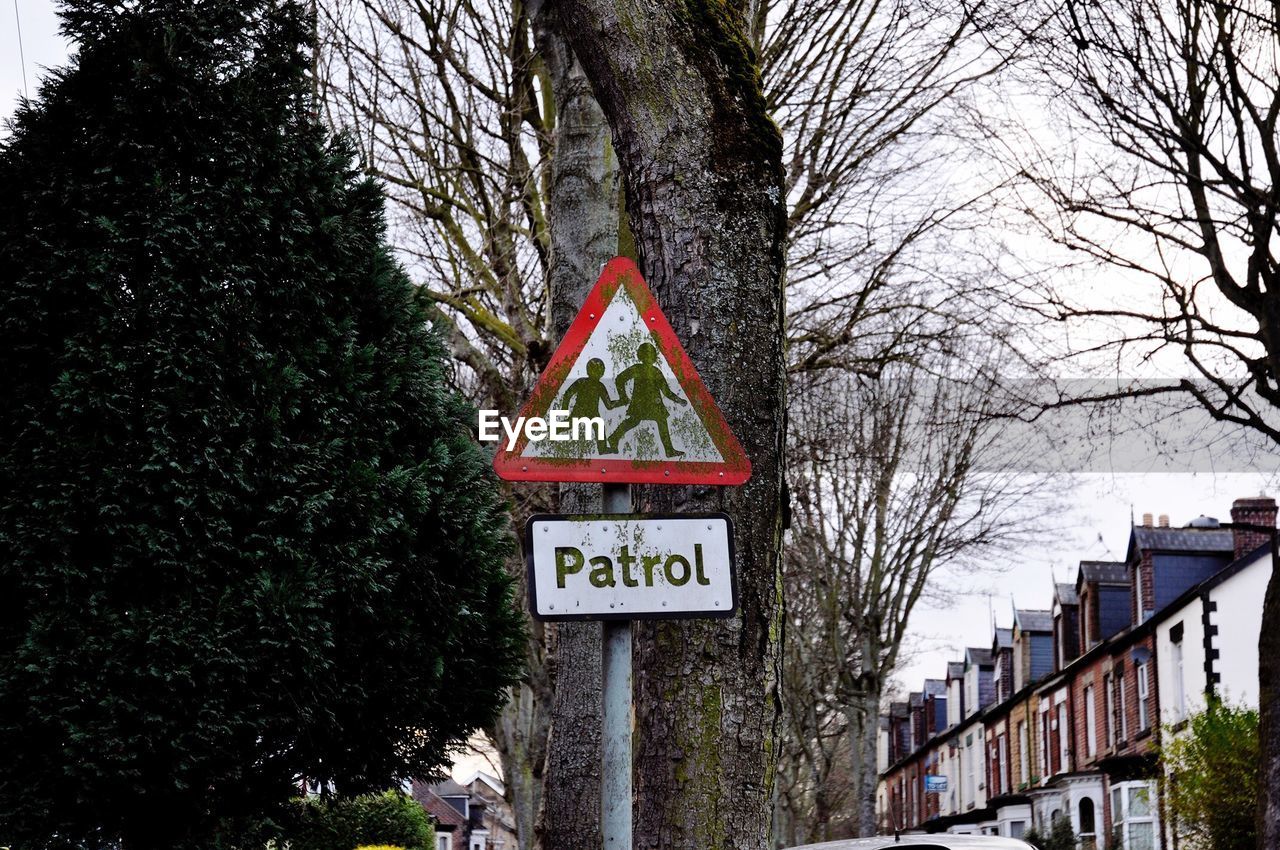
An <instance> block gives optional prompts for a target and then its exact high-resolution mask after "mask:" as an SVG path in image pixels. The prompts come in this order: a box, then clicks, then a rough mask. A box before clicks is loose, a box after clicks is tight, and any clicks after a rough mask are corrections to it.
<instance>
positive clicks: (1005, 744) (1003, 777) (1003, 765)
mask: <svg viewBox="0 0 1280 850" xmlns="http://www.w3.org/2000/svg"><path fill="white" fill-rule="evenodd" d="M1008 776H1009V735H1008V733H1007V732H1006V733H1004V734H1002V735H1001V736H1000V787H1001V788H1003V789H1004V790H1005V791H1012V790H1013V789H1012V788H1006V787H1005V782H1006V781H1008V780H1007V777H1008Z"/></svg>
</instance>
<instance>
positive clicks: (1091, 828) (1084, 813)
mask: <svg viewBox="0 0 1280 850" xmlns="http://www.w3.org/2000/svg"><path fill="white" fill-rule="evenodd" d="M1078 815H1079V817H1080V831H1079V834H1078V838H1079V841H1080V847H1081V848H1084V850H1087V848H1094V847H1097V846H1098V827H1097V820H1098V819H1097V817H1096V813H1095V812H1094V808H1093V800H1091V799H1089V798H1088V797H1081V798H1080V805H1079V811H1078Z"/></svg>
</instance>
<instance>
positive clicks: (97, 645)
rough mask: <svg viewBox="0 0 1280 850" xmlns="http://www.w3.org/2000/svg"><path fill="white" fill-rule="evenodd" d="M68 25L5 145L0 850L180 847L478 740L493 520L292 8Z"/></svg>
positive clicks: (406, 287)
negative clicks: (334, 136)
mask: <svg viewBox="0 0 1280 850" xmlns="http://www.w3.org/2000/svg"><path fill="white" fill-rule="evenodd" d="M64 17H65V21H66V25H65V28H66V30H67V32H68V33H69V34H70V35H72V36H73V37H75V38H77V40H78V41H79V43H80V53H79V55H78V57H77V58H76V60H75V61H74V62H73V64H72V65H71V67H70V68H69V69H68V70H66V71H63V72H61V73H58V74H56V75H55V76H54V77H53V78H52V79H51V80H50V81H49V82H47V83H46V84H45V86H44V87H43V89H42V91H41V95H40V98H39V100H38V101H36V102H35V103H33V104H30V105H28V106H26V107H24V108H23V109H22V110H21V111H20V113H19V115H18V116H17V118H16V120H15V125H14V128H13V130H14V132H13V135H12V137H11V138H10V140H9V141H8V142H7V143H5V145H4V146H3V148H0V328H2V329H3V335H2V337H0V339H3V344H2V345H0V374H3V375H4V378H5V380H4V384H3V386H4V404H3V405H2V406H0V845H3V844H13V845H14V846H16V847H22V848H35V847H72V846H82V847H105V846H109V845H111V844H112V842H113V841H115V840H116V839H121V840H123V841H124V843H125V846H126V847H127V848H130V850H132V849H133V848H147V847H198V846H201V845H202V844H204V843H209V842H213V841H214V840H215V838H216V832H217V825H218V824H226V823H241V822H248V823H256V822H259V821H260V820H261V819H262V818H264V817H272V816H275V815H278V814H279V813H280V811H282V809H283V808H284V807H286V806H287V801H288V800H289V799H290V798H291V797H293V796H295V795H296V793H297V790H298V787H297V780H298V778H299V777H304V776H305V777H308V778H311V779H314V780H319V781H324V782H330V783H332V784H333V786H334V787H336V788H337V789H338V790H339V791H341V792H343V793H362V792H367V791H372V790H378V789H381V788H386V787H388V785H391V784H394V782H395V781H396V780H398V779H399V778H401V777H405V776H408V775H422V774H425V773H427V772H429V771H430V769H431V768H433V767H435V766H437V765H440V764H442V763H444V762H445V761H446V748H447V746H448V745H449V744H450V743H451V742H455V741H457V740H458V739H460V738H462V737H464V736H465V735H466V734H467V733H468V732H469V730H471V729H473V728H475V727H477V726H479V725H481V724H484V723H486V722H488V721H489V720H490V719H491V718H492V717H493V715H494V713H495V711H496V710H497V708H498V706H499V703H500V699H501V695H502V691H503V689H504V688H505V687H506V686H507V685H508V684H509V683H510V682H511V680H512V678H513V676H514V675H515V673H516V668H517V664H518V658H519V645H520V638H521V633H520V627H519V620H518V618H517V616H516V612H515V611H514V610H513V609H512V603H511V592H510V583H509V581H508V579H507V578H506V576H505V574H504V572H503V569H502V563H503V559H504V558H505V557H506V556H507V555H508V554H509V547H510V542H509V540H508V538H507V536H506V533H505V529H506V527H507V525H508V519H507V517H506V514H505V512H504V509H503V505H502V504H501V503H500V501H499V499H498V497H497V495H496V489H495V487H494V484H493V482H492V481H491V477H490V474H489V472H488V470H487V468H486V467H487V463H486V461H485V458H484V457H483V456H482V454H481V453H480V451H479V450H478V448H477V447H476V446H475V445H474V443H473V441H472V439H471V437H470V432H469V424H468V420H469V418H470V416H469V414H468V411H467V410H465V409H464V407H463V406H462V404H461V403H460V402H459V401H458V400H457V398H456V397H455V396H453V395H451V394H450V393H448V392H447V391H446V390H445V388H444V387H445V384H444V379H443V374H442V370H443V363H442V354H441V350H440V345H439V342H438V341H437V339H436V337H435V335H434V333H433V332H432V331H431V330H430V328H429V327H428V325H427V320H426V313H425V312H424V310H423V308H422V307H421V305H419V304H418V303H417V301H416V300H415V297H414V294H413V289H412V287H411V285H410V283H409V282H408V280H407V279H406V277H405V276H404V274H403V273H402V272H401V270H400V269H399V268H398V267H397V266H396V265H395V263H394V262H393V261H392V259H391V258H390V256H389V254H388V250H387V248H386V246H385V244H384V241H383V231H384V227H383V219H382V200H381V197H380V194H379V192H378V189H377V188H376V187H375V186H374V185H372V184H371V183H369V182H368V181H365V180H362V179H359V177H358V175H357V173H356V172H355V171H354V170H353V168H352V166H351V154H350V151H349V149H348V147H347V146H345V145H344V144H341V143H337V142H333V141H331V140H330V139H329V138H328V137H327V136H326V133H325V132H324V130H323V129H322V128H321V127H320V126H319V125H318V123H317V122H316V121H315V120H314V118H313V117H312V116H311V115H310V114H309V112H308V109H309V98H310V83H309V80H308V77H307V67H308V56H307V51H306V49H305V48H304V44H305V41H306V34H307V33H308V31H309V21H308V20H307V16H306V15H305V14H304V12H303V11H302V9H301V8H300V7H299V6H298V5H297V4H281V3H270V2H231V0H222V2H211V0H205V2H194V3H192V2H176V0H173V1H172V2H159V1H158V0H136V1H135V2H126V3H121V4H117V3H108V2H88V0H79V1H78V2H71V3H68V4H67V5H66V9H65V11H64ZM211 836H214V837H211ZM216 840H219V841H221V840H222V839H221V838H217V839H216Z"/></svg>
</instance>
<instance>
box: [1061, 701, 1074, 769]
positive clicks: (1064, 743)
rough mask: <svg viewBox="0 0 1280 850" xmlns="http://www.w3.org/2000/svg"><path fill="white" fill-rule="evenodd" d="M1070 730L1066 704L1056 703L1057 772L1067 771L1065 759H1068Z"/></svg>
mask: <svg viewBox="0 0 1280 850" xmlns="http://www.w3.org/2000/svg"><path fill="white" fill-rule="evenodd" d="M1069 733H1070V730H1069V729H1068V727H1067V704H1066V703H1065V702H1060V703H1058V770H1063V771H1065V770H1069V769H1070V768H1069V767H1068V766H1067V759H1068V758H1069V757H1070V752H1069V747H1070V746H1071V736H1070V734H1069Z"/></svg>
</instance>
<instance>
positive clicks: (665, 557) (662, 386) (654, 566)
mask: <svg viewBox="0 0 1280 850" xmlns="http://www.w3.org/2000/svg"><path fill="white" fill-rule="evenodd" d="M557 417H561V418H563V419H565V420H566V421H569V420H572V422H573V423H575V424H578V423H585V424H587V425H589V426H591V427H590V428H588V429H586V430H585V431H584V432H583V433H582V434H579V433H578V431H577V430H576V428H573V429H571V433H570V435H569V436H567V437H566V436H563V435H560V436H556V435H555V434H549V433H548V430H549V429H548V426H547V423H548V421H551V422H552V424H553V425H554V423H555V422H556V421H558V420H557ZM535 421H536V422H538V423H540V424H538V425H536V426H535V425H534V424H533V423H534V422H535ZM505 422H506V421H505V420H504V429H506V428H508V425H507V424H505ZM526 423H528V424H527V425H526ZM551 430H554V429H551ZM484 433H485V431H484V427H483V425H482V427H481V434H482V435H483V434H484ZM544 438H545V439H544ZM493 467H494V469H495V470H496V471H497V473H498V475H499V476H501V477H502V478H504V479H506V480H508V481H577V482H591V483H596V482H599V483H600V485H601V487H602V502H603V505H602V508H603V510H604V514H602V515H595V516H539V517H534V518H533V520H531V525H530V526H529V528H528V537H527V546H526V552H525V554H526V559H527V562H528V566H529V590H530V593H529V598H530V601H531V603H532V608H533V610H532V614H533V616H534V617H536V618H538V619H540V620H601V621H602V622H601V628H602V630H603V634H602V646H601V653H602V657H601V663H602V668H603V669H602V678H603V682H602V693H601V697H602V705H601V708H602V718H601V727H602V728H601V733H602V734H601V747H602V763H601V770H600V801H601V809H600V832H601V837H602V839H603V842H604V850H631V848H632V843H631V841H632V828H631V826H632V825H631V820H632V805H633V800H634V792H633V789H632V758H631V727H632V722H633V721H632V702H631V700H632V690H631V686H632V675H631V621H632V620H633V619H636V618H649V617H655V618H657V617H667V618H673V617H679V618H702V617H730V616H732V615H733V613H734V611H735V610H736V609H737V587H736V584H735V583H734V579H733V524H732V521H731V520H730V518H729V517H727V516H725V515H724V514H702V515H695V514H677V515H657V514H648V515H645V516H636V515H634V514H632V509H631V488H630V486H629V485H631V484H703V485H713V486H726V485H736V484H742V483H744V482H746V481H747V479H749V478H750V477H751V461H750V460H749V459H748V458H747V455H746V452H744V451H743V449H742V445H741V444H740V443H739V442H738V440H737V438H736V437H734V435H733V431H732V430H731V429H730V428H729V425H728V423H727V422H725V419H724V415H723V414H722V413H721V412H720V408H718V407H717V406H716V403H715V401H714V400H713V399H712V398H711V393H710V392H708V391H707V388H706V386H704V385H703V383H702V379H701V378H699V377H698V370H697V369H696V368H694V365H693V362H692V361H691V360H690V359H689V355H688V354H687V353H686V352H685V350H684V346H682V345H681V344H680V340H679V339H678V338H677V337H676V333H675V330H674V329H673V328H672V327H671V324H670V323H669V322H668V321H667V319H666V317H665V316H664V315H663V314H662V310H660V309H659V308H658V303H657V301H656V299H655V298H654V297H653V293H652V292H651V291H650V290H649V287H648V286H647V285H646V284H645V282H644V278H643V277H641V275H640V269H639V268H637V267H636V264H635V263H634V262H632V261H631V260H629V259H626V258H624V257H615V258H614V259H613V260H611V261H609V263H608V264H606V265H605V267H604V269H603V271H602V272H601V274H600V278H599V280H597V281H596V285H595V287H594V288H593V289H592V290H591V292H590V293H589V294H588V295H587V298H586V300H585V301H584V302H583V305H582V309H581V310H580V311H579V312H578V316H577V318H575V319H574V320H573V323H572V324H571V325H570V326H569V330H568V331H567V333H566V334H565V336H564V339H562V340H561V342H560V345H559V346H558V347H557V348H556V351H555V353H554V354H553V355H552V357H551V361H550V362H549V363H548V364H547V367H546V369H545V370H543V373H542V375H541V376H540V377H539V379H538V383H537V385H536V386H535V387H534V389H533V393H532V395H531V396H530V398H529V400H528V401H527V402H526V403H525V405H524V407H523V408H522V409H521V411H520V415H519V416H518V417H517V425H516V427H515V428H511V429H509V430H508V441H507V443H506V444H505V445H503V446H501V447H499V449H498V451H497V452H496V454H495V455H494V459H493ZM620 515H621V516H620ZM535 526H536V527H535Z"/></svg>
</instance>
